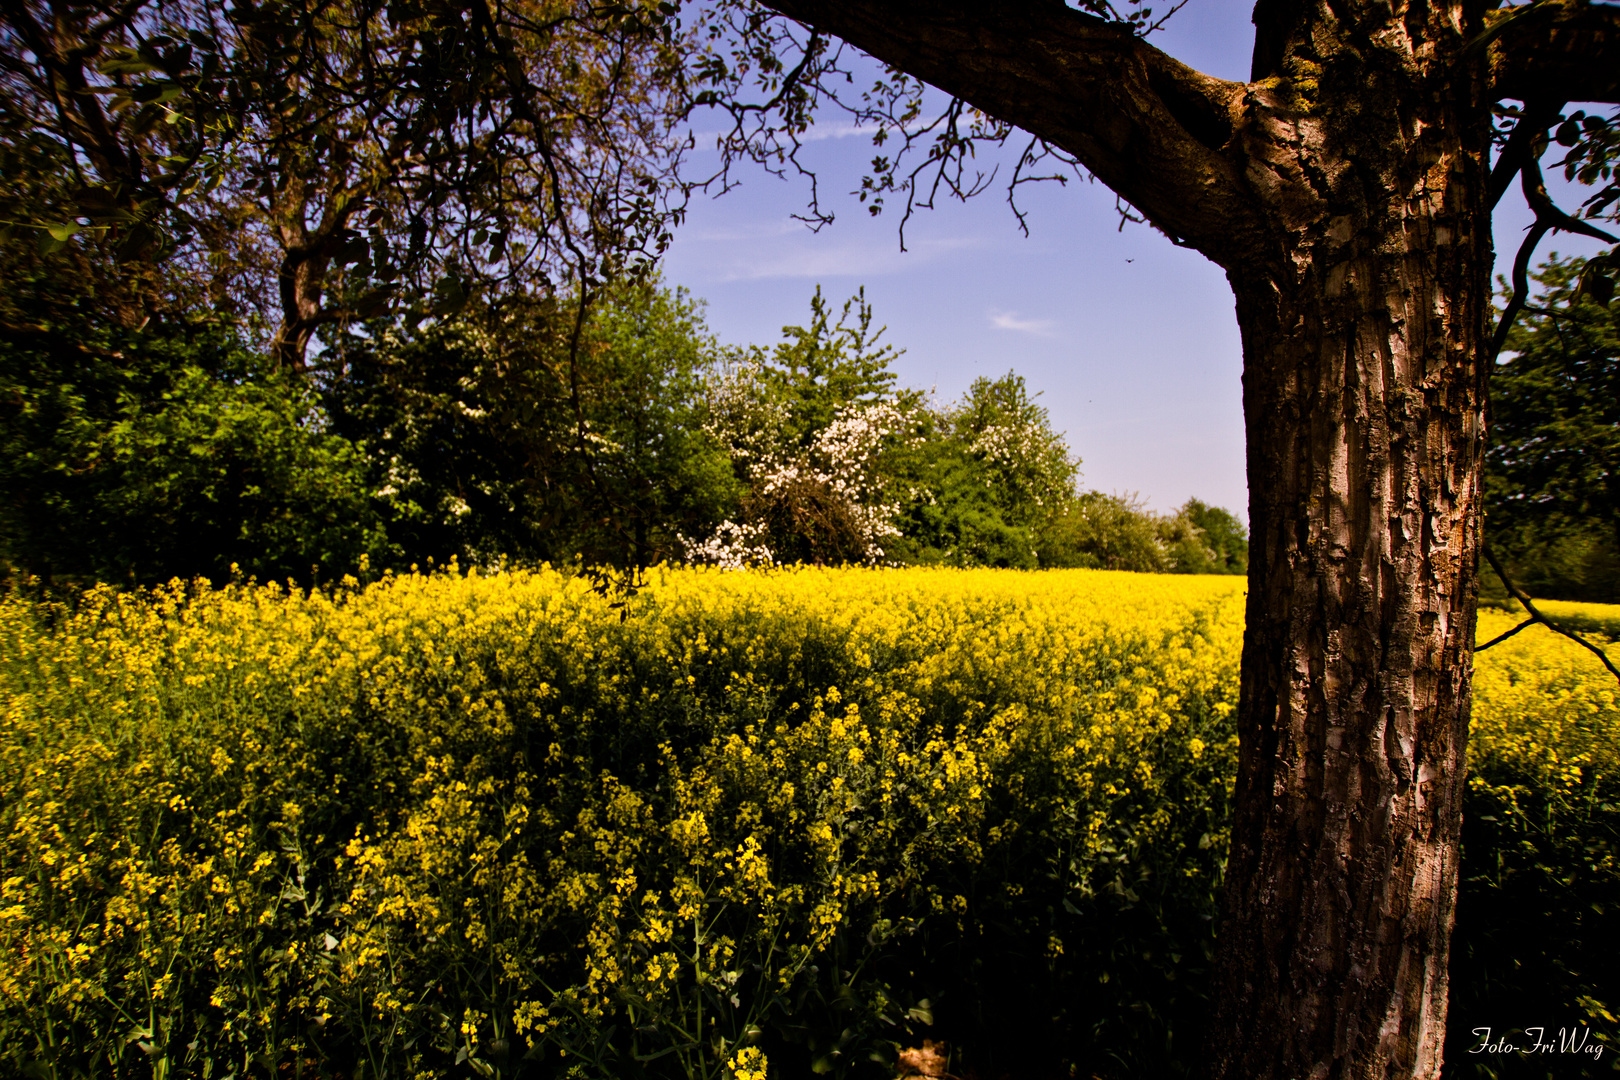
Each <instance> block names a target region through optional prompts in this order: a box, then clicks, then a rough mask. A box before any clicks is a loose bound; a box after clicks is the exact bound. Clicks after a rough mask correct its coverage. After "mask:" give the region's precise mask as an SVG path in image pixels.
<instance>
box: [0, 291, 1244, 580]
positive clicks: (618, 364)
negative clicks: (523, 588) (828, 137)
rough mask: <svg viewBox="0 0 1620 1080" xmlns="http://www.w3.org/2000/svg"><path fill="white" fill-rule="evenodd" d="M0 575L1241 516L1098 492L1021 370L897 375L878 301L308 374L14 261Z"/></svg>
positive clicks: (1140, 544)
mask: <svg viewBox="0 0 1620 1080" xmlns="http://www.w3.org/2000/svg"><path fill="white" fill-rule="evenodd" d="M0 275H3V280H4V286H5V294H6V295H5V297H4V304H5V306H6V308H7V309H8V311H7V315H8V318H7V322H8V323H10V324H12V325H23V326H25V327H27V328H28V332H27V333H19V334H15V335H11V336H10V337H9V339H7V340H3V341H0V564H3V566H4V567H5V569H6V570H8V571H9V572H11V573H17V572H21V573H25V574H32V575H38V576H40V577H42V578H45V579H46V580H54V581H69V582H81V583H82V582H89V581H109V582H116V583H125V584H150V583H153V582H159V581H166V580H168V579H170V578H173V577H181V578H189V577H193V576H199V575H200V576H205V577H210V578H214V579H216V580H220V579H224V578H228V577H232V576H242V577H248V576H252V577H257V578H259V579H261V580H263V579H278V580H279V579H287V578H291V579H294V580H297V581H300V582H304V583H308V582H310V581H313V580H320V579H325V580H332V579H335V578H337V577H340V576H342V575H344V574H349V573H359V574H361V575H362V576H364V575H365V574H366V573H378V572H381V571H383V570H386V569H408V568H409V567H410V566H412V565H415V564H420V565H427V564H428V563H430V562H433V563H441V564H442V563H444V562H447V561H449V560H451V559H456V560H458V561H459V562H460V563H461V564H462V565H475V564H476V565H486V566H487V565H493V564H495V563H498V562H501V561H502V560H509V561H514V562H524V563H536V562H541V561H546V562H551V563H553V564H559V565H580V566H583V567H585V568H588V569H589V568H594V569H597V570H599V571H600V570H604V569H606V570H612V571H615V572H622V571H626V570H632V571H633V570H634V569H636V568H640V567H645V566H648V565H652V564H655V563H658V562H665V561H674V562H710V563H722V564H728V565H757V564H767V563H793V562H805V563H816V564H843V563H868V564H872V563H884V564H913V565H914V564H946V565H960V566H1000V567H1020V568H1037V567H1083V566H1093V567H1107V568H1114V569H1127V570H1138V571H1154V572H1181V573H1242V572H1244V571H1245V569H1246V567H1247V540H1246V538H1245V531H1244V528H1243V525H1242V523H1241V521H1239V520H1238V519H1237V518H1236V517H1235V516H1234V515H1233V514H1232V513H1230V512H1228V511H1226V510H1222V509H1219V508H1216V507H1211V506H1208V505H1206V504H1204V503H1202V502H1199V501H1198V500H1196V499H1195V500H1191V501H1189V502H1188V503H1187V504H1186V505H1185V506H1183V507H1182V508H1181V509H1180V510H1178V511H1177V512H1175V513H1173V514H1170V515H1156V514H1153V513H1150V512H1149V511H1147V510H1146V509H1144V508H1143V507H1142V506H1141V505H1139V504H1138V503H1137V502H1136V501H1134V500H1133V499H1132V498H1130V497H1128V496H1120V495H1106V494H1103V493H1100V492H1095V491H1082V490H1081V489H1080V488H1079V486H1078V479H1079V473H1078V465H1079V461H1078V459H1077V458H1076V457H1075V456H1074V455H1073V454H1072V453H1071V452H1070V451H1069V448H1068V447H1067V446H1066V445H1065V443H1064V440H1063V438H1062V436H1061V435H1059V434H1058V433H1056V432H1054V431H1053V430H1052V428H1051V425H1050V422H1049V418H1048V415H1047V412H1046V410H1045V409H1044V408H1042V407H1041V406H1040V405H1039V404H1037V402H1036V396H1035V395H1032V394H1031V392H1030V391H1029V390H1028V388H1027V387H1026V385H1025V383H1024V380H1023V379H1022V378H1021V377H1020V376H1018V375H1016V374H1013V373H1011V372H1009V373H1008V374H1007V375H1005V376H1003V377H1001V378H999V379H984V378H981V379H979V380H978V381H977V382H975V383H974V384H973V386H972V387H971V388H969V390H968V391H967V393H966V394H965V395H964V396H963V397H962V398H961V399H960V400H958V401H956V402H953V403H950V404H941V403H938V402H936V401H934V400H933V399H932V398H930V397H929V396H927V395H925V394H923V393H921V392H919V391H917V390H912V389H906V388H903V387H900V386H898V385H897V379H896V375H895V372H894V370H893V367H892V361H893V359H894V358H895V356H896V355H898V354H897V352H896V351H895V350H894V349H893V348H891V347H889V346H887V345H883V344H881V343H880V342H879V340H878V339H879V337H880V334H881V331H874V329H873V326H872V312H871V309H870V307H869V306H868V305H867V304H866V303H865V301H864V298H863V297H862V296H856V297H854V298H852V299H851V300H850V301H849V302H847V303H845V304H844V305H843V306H842V308H841V309H839V308H835V307H834V306H830V305H828V304H827V303H826V302H825V300H824V299H823V298H822V296H821V294H820V292H819V290H818V292H817V293H816V295H815V297H814V298H813V300H812V302H811V310H810V318H809V320H808V321H807V323H806V324H805V325H803V326H791V327H787V328H785V329H784V331H783V336H782V340H781V341H780V342H778V343H777V344H776V345H774V346H773V347H770V348H765V347H759V346H755V347H751V348H747V349H736V348H727V347H721V346H719V345H718V344H717V343H716V342H715V340H714V339H713V337H712V336H711V335H710V334H709V332H708V331H707V329H706V328H705V326H704V324H703V321H702V317H701V305H700V304H698V303H697V302H695V301H693V300H692V299H691V298H690V297H689V296H687V295H686V294H685V293H684V292H683V291H681V290H673V289H668V288H663V287H660V286H658V285H657V284H639V285H624V286H621V287H618V288H616V289H613V290H610V291H607V292H605V293H604V294H602V295H601V296H600V297H598V298H596V299H595V300H594V302H593V303H592V304H591V305H589V306H588V307H582V306H581V305H579V304H576V303H573V302H570V301H568V300H566V299H564V300H561V301H559V300H556V299H548V300H528V301H513V300H508V301H506V302H504V303H503V304H502V305H501V306H499V307H493V306H491V307H484V308H480V307H479V306H478V305H476V304H470V305H468V306H466V307H465V308H463V309H462V310H461V311H459V312H457V313H456V314H454V315H448V316H446V317H444V318H440V319H438V320H431V319H430V320H422V321H417V322H412V321H410V320H406V319H402V318H400V317H397V316H395V317H391V318H383V319H377V320H374V321H371V322H362V323H351V324H348V325H342V326H339V325H335V324H334V325H329V326H327V327H325V328H324V329H323V332H322V334H321V335H320V338H319V341H320V346H321V347H320V348H318V349H316V350H312V355H311V357H310V359H309V362H308V363H307V364H306V365H304V366H303V367H302V368H300V369H298V370H289V369H286V368H278V367H277V366H276V365H275V363H273V362H272V360H271V359H270V358H269V357H270V356H271V355H272V354H271V353H270V351H269V350H268V349H266V348H265V347H264V342H263V340H262V336H261V337H260V338H255V337H254V335H253V333H252V330H253V328H252V327H251V326H250V325H245V324H244V323H242V322H240V321H236V322H230V321H225V320H222V319H219V318H212V317H204V316H194V317H188V318H178V317H174V316H172V315H170V316H165V317H158V318H153V319H149V320H148V321H146V322H145V323H144V324H140V325H138V327H134V328H132V327H130V326H129V325H127V323H128V320H124V321H123V322H120V321H119V320H111V319H107V318H103V317H99V305H98V303H97V301H96V298H95V297H94V296H93V295H91V292H92V290H91V288H90V287H89V286H84V287H83V288H80V289H77V290H76V289H75V287H74V286H73V283H72V282H71V281H69V280H66V279H65V278H64V276H63V275H62V274H61V273H60V272H59V268H57V267H55V266H54V265H52V266H51V269H50V272H47V264H45V263H42V262H41V263H30V262H29V261H28V260H26V259H20V260H18V261H17V262H15V263H13V264H12V265H11V266H9V267H7V268H6V269H4V270H0Z"/></svg>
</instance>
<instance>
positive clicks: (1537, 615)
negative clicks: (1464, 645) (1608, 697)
mask: <svg viewBox="0 0 1620 1080" xmlns="http://www.w3.org/2000/svg"><path fill="white" fill-rule="evenodd" d="M1482 550H1483V551H1484V552H1485V558H1486V559H1487V560H1489V561H1490V564H1491V569H1492V570H1495V571H1496V576H1497V577H1499V578H1501V579H1502V584H1503V585H1506V586H1507V591H1508V593H1509V594H1511V595H1512V597H1513V599H1515V600H1517V601H1518V602H1519V603H1521V604H1523V605H1524V610H1526V611H1528V612H1529V613H1530V618H1528V619H1526V620H1525V621H1524V622H1522V623H1520V624H1519V625H1518V626H1515V627H1514V628H1513V629H1512V630H1509V631H1508V632H1507V633H1505V634H1498V635H1497V636H1496V637H1494V638H1492V639H1491V640H1490V641H1487V642H1486V643H1485V644H1483V645H1479V646H1476V647H1475V649H1474V652H1475V653H1480V652H1483V651H1484V650H1486V649H1488V648H1490V647H1491V646H1492V645H1495V644H1496V643H1497V642H1500V641H1505V640H1507V639H1508V638H1510V637H1512V636H1513V635H1514V634H1517V633H1518V632H1519V631H1520V630H1523V629H1524V628H1525V627H1527V626H1530V625H1531V624H1533V623H1541V624H1542V625H1543V626H1545V627H1547V629H1549V630H1551V631H1552V632H1553V633H1555V634H1562V635H1563V636H1564V637H1567V638H1569V639H1570V640H1571V641H1573V642H1575V643H1576V644H1577V645H1579V646H1581V647H1582V648H1584V649H1588V650H1590V651H1591V652H1592V653H1594V654H1595V655H1596V656H1597V658H1598V659H1599V660H1601V661H1603V666H1604V667H1606V668H1608V669H1609V674H1611V675H1613V676H1614V677H1615V678H1616V679H1620V668H1617V667H1615V666H1614V664H1613V662H1612V661H1610V660H1609V654H1608V653H1606V652H1604V651H1603V650H1602V649H1600V648H1598V647H1597V646H1596V645H1593V644H1592V643H1591V642H1590V641H1587V640H1586V639H1585V638H1583V637H1581V635H1579V634H1577V633H1575V631H1573V630H1566V629H1564V628H1563V627H1562V626H1559V625H1558V624H1557V623H1555V622H1553V621H1552V620H1551V619H1549V618H1547V616H1545V615H1543V614H1542V613H1541V612H1540V611H1538V610H1537V609H1536V605H1535V601H1533V600H1531V599H1530V598H1529V597H1528V596H1526V595H1525V594H1524V593H1522V592H1520V591H1519V587H1518V586H1517V585H1515V584H1513V581H1512V579H1510V578H1509V577H1508V574H1507V571H1506V570H1504V569H1502V564H1501V563H1500V562H1499V561H1497V558H1496V552H1494V551H1492V550H1491V548H1490V546H1489V545H1483V546H1482Z"/></svg>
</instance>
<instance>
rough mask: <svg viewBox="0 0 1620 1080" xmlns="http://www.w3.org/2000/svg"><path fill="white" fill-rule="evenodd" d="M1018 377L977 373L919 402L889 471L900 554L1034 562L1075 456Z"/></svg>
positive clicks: (1064, 495) (1048, 537) (1067, 500)
mask: <svg viewBox="0 0 1620 1080" xmlns="http://www.w3.org/2000/svg"><path fill="white" fill-rule="evenodd" d="M1038 396H1039V395H1038V394H1034V395H1032V394H1031V393H1030V392H1029V387H1028V386H1027V385H1026V383H1025V382H1024V378H1023V376H1021V375H1018V374H1016V373H1014V372H1010V371H1009V372H1008V373H1007V374H1006V375H1003V376H1002V377H1000V378H998V379H990V378H985V377H980V378H978V379H975V380H974V382H973V385H972V386H970V387H969V388H968V391H967V393H966V394H964V395H963V396H962V398H961V400H960V401H957V402H956V403H954V404H952V405H951V406H949V407H947V408H945V409H942V410H937V411H935V410H930V409H925V408H920V407H919V408H918V409H916V410H915V412H914V419H913V422H912V429H911V431H910V437H909V438H908V439H907V440H906V441H905V442H904V443H901V444H899V445H897V446H896V448H895V451H894V453H893V454H892V455H891V459H890V462H889V464H888V465H887V468H888V469H889V470H891V471H892V472H893V473H894V474H895V475H896V477H897V480H898V481H899V483H900V487H901V489H902V490H904V491H906V492H907V495H906V496H905V498H904V500H903V504H902V506H903V509H902V516H901V518H900V519H899V522H898V523H899V526H900V530H901V534H902V539H901V540H900V541H899V542H898V543H897V545H896V551H897V554H898V556H899V557H900V558H901V559H902V560H904V561H910V562H925V563H926V562H944V563H949V564H952V565H962V566H1005V567H1019V568H1034V567H1036V566H1040V565H1052V563H1050V561H1049V559H1048V556H1047V553H1046V549H1047V548H1048V546H1049V545H1050V544H1051V543H1058V542H1059V541H1058V539H1057V537H1056V535H1055V533H1054V529H1055V525H1056V523H1057V522H1058V521H1059V520H1060V519H1061V518H1062V517H1063V515H1064V514H1065V513H1066V511H1067V510H1068V508H1069V506H1070V504H1071V503H1072V501H1073V499H1074V494H1075V492H1074V484H1075V479H1076V476H1077V474H1078V468H1079V461H1078V460H1077V459H1075V458H1074V457H1072V456H1071V455H1070V453H1069V449H1068V446H1067V445H1066V444H1065V443H1064V441H1063V436H1062V435H1061V434H1059V433H1057V432H1055V431H1053V430H1052V426H1051V418H1050V416H1049V415H1048V413H1047V411H1046V409H1045V407H1044V406H1042V405H1040V404H1039V403H1038V402H1037V401H1036V400H1035V399H1036V398H1037V397H1038Z"/></svg>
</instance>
